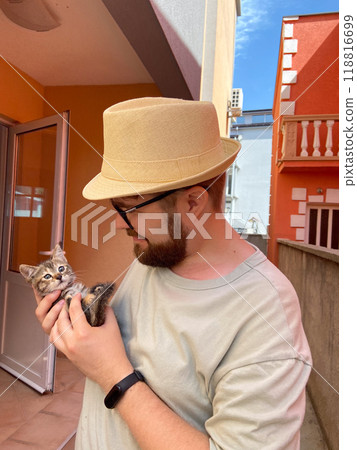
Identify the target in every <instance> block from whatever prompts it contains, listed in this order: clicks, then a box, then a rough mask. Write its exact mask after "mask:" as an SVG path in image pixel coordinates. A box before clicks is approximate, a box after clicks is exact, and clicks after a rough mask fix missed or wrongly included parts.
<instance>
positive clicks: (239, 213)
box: [226, 110, 273, 253]
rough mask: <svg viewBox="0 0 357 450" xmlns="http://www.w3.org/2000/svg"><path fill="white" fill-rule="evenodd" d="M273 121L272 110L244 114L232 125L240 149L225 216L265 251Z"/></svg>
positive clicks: (230, 172)
mask: <svg viewBox="0 0 357 450" xmlns="http://www.w3.org/2000/svg"><path fill="white" fill-rule="evenodd" d="M272 124H273V117H272V111H271V110H255V111H243V114H242V115H241V116H239V117H235V118H234V120H233V121H232V125H231V138H233V139H237V140H239V141H240V142H241V144H242V148H241V150H240V152H239V154H238V157H237V159H236V161H235V162H234V164H233V165H232V167H230V169H229V170H228V173H227V175H228V176H227V189H226V216H227V218H228V220H229V221H230V223H231V225H232V226H233V227H234V228H235V229H236V230H237V231H238V232H239V233H241V235H242V236H243V237H244V238H246V239H248V240H249V241H251V242H252V243H253V244H255V245H257V246H258V247H259V248H260V249H261V250H262V251H263V252H264V253H266V251H267V238H268V233H267V229H268V226H269V204H270V170H271V143H272Z"/></svg>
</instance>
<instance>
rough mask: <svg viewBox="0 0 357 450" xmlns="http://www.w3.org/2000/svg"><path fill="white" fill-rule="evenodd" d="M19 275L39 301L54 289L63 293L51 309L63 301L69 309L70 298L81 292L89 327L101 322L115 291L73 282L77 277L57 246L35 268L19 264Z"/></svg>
mask: <svg viewBox="0 0 357 450" xmlns="http://www.w3.org/2000/svg"><path fill="white" fill-rule="evenodd" d="M20 273H21V274H22V275H23V276H24V278H25V279H26V281H27V282H28V283H29V284H32V286H33V287H34V288H35V289H36V291H37V292H38V293H39V295H40V296H41V297H42V298H43V297H45V296H46V295H47V294H49V293H50V292H53V291H55V290H57V289H60V290H61V291H62V292H61V294H60V296H59V298H58V299H57V300H56V301H55V302H54V303H53V304H52V306H54V305H55V304H56V303H57V302H59V301H60V300H62V299H64V300H65V301H66V304H67V308H68V307H69V304H70V303H71V300H72V297H73V296H74V295H75V294H78V293H81V295H82V309H83V311H84V313H85V316H86V318H87V321H88V322H89V324H90V325H92V327H99V326H100V325H102V324H103V323H104V319H105V306H106V305H107V304H108V299H109V297H110V296H111V294H112V293H113V291H114V284H113V283H98V284H96V285H94V286H93V287H91V288H88V287H86V286H84V284H82V283H80V282H75V280H76V275H75V274H74V272H73V270H72V267H71V266H70V265H69V264H68V261H67V259H66V257H65V256H64V253H63V250H62V249H61V246H60V245H59V244H57V245H56V246H55V248H54V250H53V251H52V256H51V258H50V259H48V260H47V261H44V262H42V263H40V264H39V265H38V266H29V265H27V264H21V265H20Z"/></svg>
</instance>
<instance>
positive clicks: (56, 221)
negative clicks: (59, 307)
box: [0, 114, 68, 392]
mask: <svg viewBox="0 0 357 450" xmlns="http://www.w3.org/2000/svg"><path fill="white" fill-rule="evenodd" d="M8 140H9V143H8V158H7V175H6V188H5V189H6V193H5V214H4V226H3V228H4V233H3V242H2V250H3V252H2V263H1V279H0V302H1V304H0V307H1V309H0V318H1V323H0V328H1V334H0V336H1V352H0V366H1V367H3V368H4V369H5V370H7V371H9V372H10V373H12V374H13V375H15V376H16V377H18V378H19V379H21V380H22V381H24V382H26V383H27V384H29V385H30V386H32V387H33V388H35V389H36V390H38V391H39V392H44V391H47V390H53V377H54V364H55V362H54V361H55V349H54V347H53V346H52V345H50V344H49V340H48V336H47V335H46V334H45V333H44V332H43V331H42V329H41V326H40V325H39V323H38V321H37V319H36V317H35V315H34V310H35V308H36V302H35V299H34V295H33V292H32V288H31V286H29V285H28V284H27V283H26V282H25V280H24V278H23V277H22V275H20V273H19V265H20V264H23V263H25V264H32V265H37V264H38V263H39V262H41V261H43V260H44V259H46V258H47V257H48V256H45V255H48V254H49V251H50V250H51V249H52V248H53V247H54V246H55V244H56V243H57V242H60V241H63V224H64V202H65V183H66V161H67V141H68V127H67V114H66V117H61V116H58V115H56V116H52V117H47V118H44V119H40V120H37V121H34V122H28V123H25V124H21V125H16V126H13V127H11V128H10V130H9V139H8Z"/></svg>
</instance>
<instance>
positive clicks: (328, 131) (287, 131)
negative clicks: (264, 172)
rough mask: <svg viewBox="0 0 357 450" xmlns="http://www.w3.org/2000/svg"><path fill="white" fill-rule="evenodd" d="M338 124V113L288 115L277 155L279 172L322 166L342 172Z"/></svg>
mask: <svg viewBox="0 0 357 450" xmlns="http://www.w3.org/2000/svg"><path fill="white" fill-rule="evenodd" d="M338 125H339V116H338V114H320V115H309V116H284V117H283V118H282V121H281V128H280V133H281V135H280V139H279V141H280V142H282V144H281V151H280V152H278V157H277V165H278V168H279V172H283V171H284V172H288V171H290V172H291V171H304V172H306V171H310V172H311V171H314V170H316V169H318V170H320V169H322V168H324V169H326V170H329V171H335V172H338V159H339V157H338V152H339V146H338ZM281 138H282V139H281ZM279 147H280V145H279ZM279 155H280V157H279Z"/></svg>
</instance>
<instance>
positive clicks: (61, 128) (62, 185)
mask: <svg viewBox="0 0 357 450" xmlns="http://www.w3.org/2000/svg"><path fill="white" fill-rule="evenodd" d="M54 124H56V125H57V134H56V148H57V149H58V148H60V147H61V148H62V150H61V151H56V157H55V167H56V170H55V177H54V185H55V186H56V189H54V194H53V205H56V207H53V211H52V228H51V248H53V247H54V245H55V244H56V243H57V242H58V241H63V235H64V222H65V199H66V174H67V159H68V138H69V127H68V126H66V125H65V124H67V125H69V112H68V111H66V112H64V113H63V114H57V115H52V116H50V117H44V118H41V119H38V120H34V121H31V122H26V123H23V124H19V123H13V124H4V126H7V127H8V136H7V152H6V157H5V156H3V155H1V162H2V161H3V160H4V162H6V165H5V170H4V171H5V175H6V176H5V180H3V181H2V182H1V184H0V188H1V189H2V192H1V193H0V195H1V203H0V206H2V207H3V208H2V211H3V213H4V214H3V217H4V219H3V220H2V223H0V225H1V228H0V231H1V234H2V235H1V236H0V237H1V249H2V256H1V262H0V269H1V273H2V271H3V270H4V271H5V270H7V267H5V264H8V262H9V256H10V251H11V249H10V239H11V228H12V227H11V225H12V223H11V220H12V219H9V220H5V218H6V217H10V218H11V217H13V208H14V195H15V176H16V173H15V163H16V161H17V152H18V148H17V140H16V135H19V134H21V133H26V132H29V131H36V130H39V129H43V128H46V127H48V126H52V125H54ZM12 143H13V144H14V148H10V146H11V145H12ZM61 143H62V146H61ZM63 147H65V150H64V149H63ZM2 172H3V171H2ZM1 175H2V174H1ZM6 196H10V200H9V201H7V199H6ZM6 207H7V210H5V208H6ZM55 219H57V220H55ZM2 264H4V266H2ZM3 282H4V280H1V279H0V284H1V285H2V284H3ZM5 308H6V299H2V298H0V330H1V336H0V338H1V342H0V344H1V346H2V345H3V339H4V336H3V333H4V324H5V323H6V314H5V313H6V310H5ZM44 348H45V352H46V357H45V360H46V361H47V363H46V369H45V370H44V371H43V372H42V371H41V373H42V375H41V380H43V383H42V382H41V383H42V384H38V383H37V381H36V380H35V381H34V380H31V379H30V378H31V376H30V378H28V376H26V372H27V370H28V369H29V368H30V367H31V366H32V364H33V363H34V362H35V361H36V360H37V359H35V360H34V361H33V362H32V363H31V365H30V366H28V367H27V368H26V369H25V370H24V371H22V372H21V370H18V369H16V368H12V367H9V366H8V364H7V363H6V361H3V360H1V361H0V367H3V368H4V369H5V370H7V371H8V372H10V373H11V374H12V375H14V376H16V377H17V379H21V380H22V381H23V382H25V383H26V384H28V385H29V386H31V387H32V388H34V389H36V390H37V391H39V392H40V393H43V392H45V391H53V387H54V372H55V356H56V350H55V347H54V346H53V345H49V340H48V337H46V336H45V335H44ZM1 353H2V351H1ZM43 354H44V352H42V353H40V355H39V356H42V355H43ZM16 364H17V363H16ZM16 364H15V366H16Z"/></svg>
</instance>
